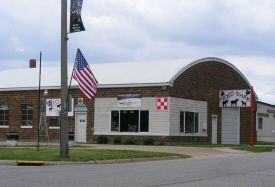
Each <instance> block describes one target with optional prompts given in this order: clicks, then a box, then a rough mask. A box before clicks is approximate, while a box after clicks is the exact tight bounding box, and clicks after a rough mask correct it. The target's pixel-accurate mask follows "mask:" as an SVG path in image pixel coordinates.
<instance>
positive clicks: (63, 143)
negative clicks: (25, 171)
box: [59, 0, 69, 159]
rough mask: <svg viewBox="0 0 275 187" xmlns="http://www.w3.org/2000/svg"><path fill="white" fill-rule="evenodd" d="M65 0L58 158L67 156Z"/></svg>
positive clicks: (64, 7)
mask: <svg viewBox="0 0 275 187" xmlns="http://www.w3.org/2000/svg"><path fill="white" fill-rule="evenodd" d="M67 40H68V37H67V0H61V114H60V122H61V123H60V137H59V138H60V158H62V159H65V158H69V149H68V112H67V103H66V101H67V95H68V83H67Z"/></svg>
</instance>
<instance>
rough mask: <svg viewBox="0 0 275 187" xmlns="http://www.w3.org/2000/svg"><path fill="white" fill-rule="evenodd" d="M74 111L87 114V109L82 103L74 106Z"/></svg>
mask: <svg viewBox="0 0 275 187" xmlns="http://www.w3.org/2000/svg"><path fill="white" fill-rule="evenodd" d="M74 111H75V112H87V111H88V108H87V106H86V105H85V104H84V103H81V104H77V105H75V107H74Z"/></svg>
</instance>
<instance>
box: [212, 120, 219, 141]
mask: <svg viewBox="0 0 275 187" xmlns="http://www.w3.org/2000/svg"><path fill="white" fill-rule="evenodd" d="M217 124H218V119H217V116H216V115H213V116H212V144H217V143H218V142H217V132H218V129H217Z"/></svg>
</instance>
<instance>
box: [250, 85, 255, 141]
mask: <svg viewBox="0 0 275 187" xmlns="http://www.w3.org/2000/svg"><path fill="white" fill-rule="evenodd" d="M250 99H251V134H250V142H249V146H254V141H253V86H251V97H250Z"/></svg>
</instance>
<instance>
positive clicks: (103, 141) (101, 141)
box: [96, 135, 108, 144]
mask: <svg viewBox="0 0 275 187" xmlns="http://www.w3.org/2000/svg"><path fill="white" fill-rule="evenodd" d="M107 142H108V139H107V138H106V137H105V136H103V135H101V136H99V137H98V138H97V139H96V143H98V144H107Z"/></svg>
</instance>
